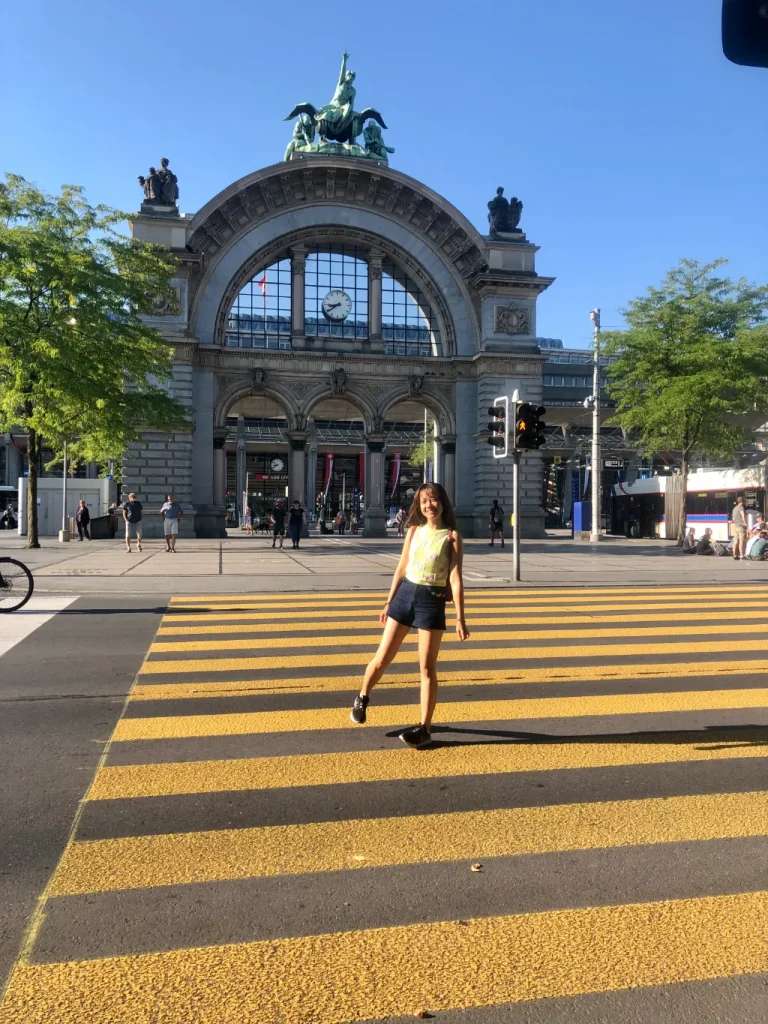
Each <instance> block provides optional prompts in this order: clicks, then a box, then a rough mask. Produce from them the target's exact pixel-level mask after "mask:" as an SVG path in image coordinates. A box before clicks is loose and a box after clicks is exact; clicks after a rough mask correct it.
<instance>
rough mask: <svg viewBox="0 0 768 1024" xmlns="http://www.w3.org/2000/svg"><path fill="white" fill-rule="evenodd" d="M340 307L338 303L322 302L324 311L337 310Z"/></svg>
mask: <svg viewBox="0 0 768 1024" xmlns="http://www.w3.org/2000/svg"><path fill="white" fill-rule="evenodd" d="M340 305H341V303H340V302H324V303H323V306H324V308H325V309H338V308H339V306H340Z"/></svg>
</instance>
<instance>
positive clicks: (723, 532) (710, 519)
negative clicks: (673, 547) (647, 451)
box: [611, 461, 768, 540]
mask: <svg viewBox="0 0 768 1024" xmlns="http://www.w3.org/2000/svg"><path fill="white" fill-rule="evenodd" d="M767 472H768V461H766V462H761V463H759V464H758V465H756V466H750V467H749V468H748V469H702V470H698V471H695V472H691V473H689V474H688V494H687V497H686V517H685V528H686V531H687V530H689V529H690V528H691V527H693V529H694V530H695V531H696V536H697V537H701V535H702V534H703V533H704V530H705V529H706V528H707V527H709V528H710V529H711V530H712V536H713V538H714V539H715V540H728V539H729V537H730V517H731V509H732V508H733V506H734V504H735V501H736V498H737V497H738V495H742V497H743V498H744V505H745V506H746V509H747V515H748V517H749V521H750V523H751V522H753V521H754V517H755V516H756V515H757V514H758V513H761V514H763V515H765V514H766V504H765V483H766V473H767ZM680 483H681V478H680V477H679V476H652V477H648V478H647V479H644V480H635V482H634V483H632V484H624V483H620V484H615V485H614V487H613V489H612V495H611V497H612V509H611V532H613V533H620V534H621V533H623V534H624V535H625V536H626V537H660V538H668V539H671V540H675V539H676V537H677V530H676V522H677V515H676V512H675V509H676V507H677V506H676V502H677V501H678V499H679V493H680Z"/></svg>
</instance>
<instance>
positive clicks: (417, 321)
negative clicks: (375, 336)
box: [381, 260, 440, 356]
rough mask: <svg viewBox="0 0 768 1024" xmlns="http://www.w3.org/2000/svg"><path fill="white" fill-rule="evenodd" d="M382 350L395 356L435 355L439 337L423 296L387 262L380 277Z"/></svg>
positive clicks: (438, 345) (413, 283) (414, 285)
mask: <svg viewBox="0 0 768 1024" xmlns="http://www.w3.org/2000/svg"><path fill="white" fill-rule="evenodd" d="M381 334H382V337H383V338H384V350H385V352H389V353H390V354H392V355H398V356H436V355H438V354H439V349H440V337H439V332H438V330H437V327H436V324H435V323H434V318H433V315H432V309H431V307H430V305H429V302H428V301H427V299H426V296H425V295H424V294H423V293H422V291H421V289H420V288H419V287H418V285H417V284H416V282H415V281H412V280H411V279H410V278H409V277H408V276H407V275H406V274H404V273H403V272H402V271H401V270H400V269H399V268H398V267H396V266H395V265H394V263H392V262H391V261H390V260H385V261H384V266H383V271H382V275H381Z"/></svg>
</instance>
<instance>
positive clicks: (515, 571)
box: [512, 448, 520, 583]
mask: <svg viewBox="0 0 768 1024" xmlns="http://www.w3.org/2000/svg"><path fill="white" fill-rule="evenodd" d="M512 522H513V523H514V526H513V528H512V578H513V579H514V581H515V582H516V583H519V582H520V452H519V450H518V449H517V448H514V449H513V450H512Z"/></svg>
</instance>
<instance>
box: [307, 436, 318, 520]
mask: <svg viewBox="0 0 768 1024" xmlns="http://www.w3.org/2000/svg"><path fill="white" fill-rule="evenodd" d="M306 476H307V486H306V495H305V501H306V506H307V522H309V514H310V513H312V514H314V511H315V498H316V497H317V436H316V434H315V433H314V431H313V432H312V433H311V434H310V436H309V441H308V447H307V464H306Z"/></svg>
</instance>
